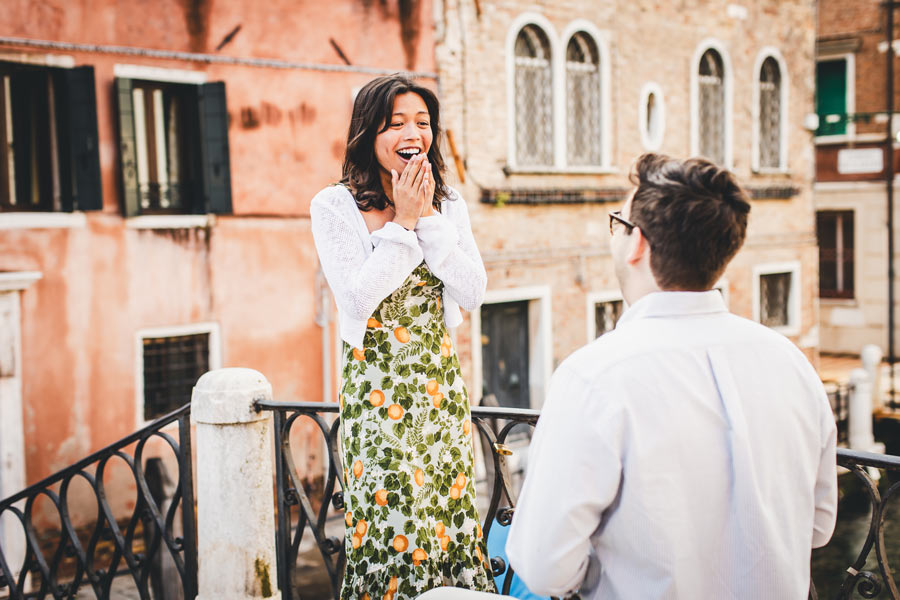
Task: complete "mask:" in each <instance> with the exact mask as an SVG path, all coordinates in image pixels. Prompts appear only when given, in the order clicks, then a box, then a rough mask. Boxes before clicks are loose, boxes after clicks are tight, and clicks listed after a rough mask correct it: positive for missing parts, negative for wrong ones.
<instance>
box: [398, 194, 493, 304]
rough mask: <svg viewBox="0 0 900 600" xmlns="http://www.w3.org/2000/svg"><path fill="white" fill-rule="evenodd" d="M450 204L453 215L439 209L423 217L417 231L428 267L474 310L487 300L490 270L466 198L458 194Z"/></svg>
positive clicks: (450, 292) (452, 292)
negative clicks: (486, 290)
mask: <svg viewBox="0 0 900 600" xmlns="http://www.w3.org/2000/svg"><path fill="white" fill-rule="evenodd" d="M454 193H455V192H454ZM447 204H453V218H452V219H451V218H450V217H449V216H447V215H442V214H440V213H435V214H434V215H432V216H429V217H420V218H419V221H418V223H416V235H417V236H418V238H419V244H421V246H422V253H423V254H424V256H425V263H426V264H427V265H428V268H429V269H431V272H432V273H434V275H435V277H437V278H438V279H440V280H441V281H442V282H444V288H445V289H446V291H447V292H448V293H449V294H450V296H451V297H452V298H453V299H454V300H456V302H457V303H458V304H459V305H460V306H461V307H462V308H464V309H465V310H469V311H471V310H475V309H476V308H478V307H479V306H481V302H482V301H483V300H484V291H485V288H486V287H487V273H486V272H485V270H484V263H483V262H482V260H481V254H480V253H479V252H478V246H477V245H476V244H475V237H474V236H473V235H472V226H471V224H470V222H469V212H468V209H467V208H466V203H465V200H463V199H462V197H460V196H459V195H458V194H457V198H456V199H455V200H451V201H450V202H448V203H447Z"/></svg>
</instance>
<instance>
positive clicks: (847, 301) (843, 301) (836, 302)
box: [819, 296, 859, 308]
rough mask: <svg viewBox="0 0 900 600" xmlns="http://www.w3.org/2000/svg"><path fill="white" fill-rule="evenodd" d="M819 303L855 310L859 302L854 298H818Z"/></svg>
mask: <svg viewBox="0 0 900 600" xmlns="http://www.w3.org/2000/svg"><path fill="white" fill-rule="evenodd" d="M819 302H820V303H822V304H826V305H828V306H846V307H852V308H856V307H857V306H859V302H858V301H857V300H856V298H823V297H821V296H819Z"/></svg>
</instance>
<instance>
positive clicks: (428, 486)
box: [310, 75, 495, 600]
mask: <svg viewBox="0 0 900 600" xmlns="http://www.w3.org/2000/svg"><path fill="white" fill-rule="evenodd" d="M439 135H440V128H439V122H438V101H437V98H436V97H435V95H434V93H433V92H431V91H430V90H428V89H427V88H423V87H421V86H418V85H416V84H415V83H413V82H412V81H411V80H409V79H406V78H404V77H401V76H397V75H395V76H390V77H381V78H378V79H375V80H373V81H371V82H370V83H368V84H367V85H366V86H364V87H363V88H362V89H361V90H360V91H359V94H358V95H357V97H356V101H355V102H354V105H353V115H352V120H351V123H350V131H349V135H348V137H347V149H346V156H345V159H344V167H343V178H342V179H341V183H340V184H338V185H335V186H331V187H328V188H325V189H324V190H322V191H321V192H319V193H318V194H317V195H316V196H315V198H313V200H312V204H311V206H310V215H311V218H312V229H313V237H314V238H315V242H316V249H317V251H318V253H319V260H320V262H321V263H322V269H323V271H324V273H325V277H326V279H327V280H328V283H329V285H330V286H331V290H332V292H333V294H334V297H335V301H336V302H337V306H338V313H339V317H340V332H341V338H342V339H343V340H344V353H343V370H342V385H341V395H340V404H341V445H342V449H343V461H344V500H345V504H346V508H347V514H346V523H347V535H346V539H345V546H346V551H347V568H346V572H345V576H344V584H343V587H342V590H341V598H343V599H345V600H346V599H350V598H361V599H365V600H369V599H371V600H378V599H385V600H395V599H396V600H401V599H412V598H415V597H416V596H418V595H419V594H420V593H422V592H423V591H425V590H428V589H432V588H435V587H439V586H443V585H451V586H460V587H467V588H470V589H476V590H487V591H495V587H494V583H493V580H492V578H491V576H490V575H489V574H488V569H487V553H486V548H485V546H484V543H483V539H482V532H481V527H480V525H479V524H478V515H477V512H476V510H475V488H474V481H473V455H472V438H471V437H470V434H471V432H472V424H471V420H470V417H469V401H468V395H467V393H466V389H465V387H464V385H463V380H462V377H461V375H460V370H459V361H458V359H457V356H456V351H455V349H454V347H453V343H452V341H451V338H450V335H449V334H448V332H447V328H448V327H455V326H457V325H459V323H460V322H461V321H462V315H461V313H460V306H461V307H462V308H465V309H466V310H474V309H476V308H478V306H479V305H480V304H481V301H482V299H483V297H484V290H485V286H486V281H487V276H486V274H485V270H484V264H483V263H482V261H481V256H480V255H479V253H478V248H477V247H476V245H475V240H474V238H473V236H472V231H471V227H470V225H469V217H468V213H467V210H466V204H465V202H464V201H463V200H462V198H460V196H459V194H458V193H457V192H456V191H455V190H453V189H451V188H450V187H448V186H447V185H446V184H445V183H444V180H443V172H444V163H443V160H442V158H441V154H440V150H439V148H438V146H439Z"/></svg>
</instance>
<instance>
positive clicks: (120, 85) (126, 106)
mask: <svg viewBox="0 0 900 600" xmlns="http://www.w3.org/2000/svg"><path fill="white" fill-rule="evenodd" d="M132 87H133V86H132V83H131V80H130V79H124V78H121V77H117V78H116V100H117V106H118V110H119V166H120V168H121V177H122V208H123V209H124V211H125V216H126V217H135V216H137V215H139V214H141V205H140V201H139V196H138V181H137V146H136V142H135V134H134V99H133V98H134V97H133V96H132V94H131V91H132Z"/></svg>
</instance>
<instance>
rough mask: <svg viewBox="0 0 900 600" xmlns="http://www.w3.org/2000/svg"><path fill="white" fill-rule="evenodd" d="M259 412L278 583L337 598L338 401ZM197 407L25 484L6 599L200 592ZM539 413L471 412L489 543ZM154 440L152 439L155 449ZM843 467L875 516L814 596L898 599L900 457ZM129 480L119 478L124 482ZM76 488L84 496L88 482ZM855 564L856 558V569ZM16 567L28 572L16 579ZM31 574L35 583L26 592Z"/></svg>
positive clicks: (846, 460)
mask: <svg viewBox="0 0 900 600" xmlns="http://www.w3.org/2000/svg"><path fill="white" fill-rule="evenodd" d="M257 409H258V410H261V411H262V410H266V411H271V412H272V413H273V420H274V437H275V444H276V450H277V452H276V457H277V460H276V465H275V467H276V469H275V471H276V484H277V498H276V506H275V509H276V523H277V528H276V532H275V533H276V536H275V537H276V548H277V556H278V574H279V581H278V588H279V589H280V590H281V593H282V597H283V598H284V599H285V600H290V599H291V598H298V597H307V598H311V597H317V598H321V597H327V596H330V597H333V598H337V597H338V596H339V591H340V583H341V578H342V574H343V569H344V560H345V557H344V543H343V531H344V528H343V518H342V515H341V511H342V509H343V496H342V492H341V489H342V480H341V478H342V469H341V468H340V457H339V455H338V418H337V412H338V407H337V406H336V405H333V404H320V403H303V402H298V403H277V402H269V403H259V404H258V405H257ZM189 411H190V406H185V407H183V408H181V409H179V410H177V411H175V412H173V413H171V414H169V415H166V416H165V417H162V418H160V419H158V420H156V421H154V422H153V423H151V424H150V425H148V426H147V427H145V428H143V429H141V430H140V431H138V432H136V433H134V434H132V435H130V436H128V437H126V438H124V439H122V440H120V441H119V442H116V443H115V444H112V445H110V446H108V447H107V448H104V449H103V450H100V451H99V452H96V453H94V454H92V455H91V456H89V457H87V458H85V459H84V460H82V461H80V462H78V463H76V464H74V465H72V466H71V467H69V468H67V469H65V470H63V471H60V472H59V473H56V474H54V475H52V476H51V477H48V478H46V479H44V480H43V481H41V482H39V483H37V484H35V485H33V486H31V487H29V488H27V489H25V490H23V491H22V492H20V493H18V494H16V495H14V496H11V497H9V498H6V499H3V500H0V518H4V519H5V521H4V523H5V524H8V523H9V522H10V521H11V520H12V521H13V522H14V523H16V524H18V525H19V527H20V529H21V530H22V532H23V535H24V538H25V546H26V551H25V557H24V560H22V561H20V563H19V564H10V560H9V558H8V556H7V555H5V554H4V550H5V549H4V548H3V547H2V546H0V598H5V597H9V598H12V599H16V600H20V599H22V600H24V599H26V598H29V599H30V598H47V597H52V598H74V597H75V595H76V593H77V592H78V590H79V589H82V590H84V589H88V590H89V592H88V593H90V591H92V592H93V597H95V598H98V599H100V600H106V599H108V598H116V597H117V596H116V594H115V589H116V588H115V587H114V581H120V582H121V581H123V580H124V581H125V582H127V583H128V587H129V589H131V590H133V591H132V592H131V594H132V596H134V595H137V596H139V597H140V598H142V599H144V600H149V599H150V598H168V597H172V596H171V595H170V594H169V593H168V592H167V591H166V590H163V589H162V588H163V587H165V586H167V585H168V586H169V587H170V588H171V586H172V583H173V581H174V582H175V584H176V586H177V587H178V588H179V589H178V593H177V594H176V595H175V596H176V597H183V598H194V597H195V596H196V594H197V540H196V524H195V513H194V510H193V508H194V494H193V476H192V470H191V439H190V420H189V419H190V416H189ZM538 417H539V412H538V411H534V410H517V409H503V408H484V407H475V408H473V409H472V422H473V424H474V425H475V426H476V428H477V431H478V432H479V436H478V441H479V444H480V446H481V448H482V449H484V451H483V452H482V453H481V454H482V456H483V459H484V465H483V467H484V471H485V472H486V475H487V476H486V478H485V479H486V488H485V489H479V493H480V494H481V495H482V496H483V497H484V498H485V499H486V500H487V507H486V509H484V511H483V514H482V515H481V516H482V517H483V526H482V529H483V532H484V536H485V541H487V539H488V538H489V536H490V535H491V530H492V527H494V526H496V524H498V523H499V524H500V525H503V526H505V525H508V524H509V523H510V522H511V520H512V518H513V512H514V507H515V503H516V494H517V492H516V490H517V486H516V485H514V477H515V476H516V475H517V474H516V473H515V472H513V469H511V468H510V465H509V464H508V462H507V457H508V455H509V453H510V449H509V446H512V445H515V444H516V443H519V442H521V441H524V440H523V438H526V437H527V436H528V435H530V430H531V429H532V428H533V427H534V425H535V424H536V423H537V420H538ZM176 423H177V439H176V437H173V435H175V434H174V431H173V432H172V433H171V434H170V433H169V429H168V428H169V427H170V426H171V427H172V429H174V427H175V424H176ZM310 425H312V429H314V430H316V431H318V432H319V433H318V439H317V440H314V441H312V442H311V440H310V436H309V429H310ZM522 430H524V431H522ZM292 439H293V440H298V441H302V443H303V444H304V448H312V450H311V451H307V450H305V449H303V448H293V447H292V443H291V440H292ZM151 442H153V445H154V447H153V449H152V450H151V451H148V444H151ZM317 443H318V444H321V446H319V447H321V448H324V449H325V450H326V453H327V461H326V464H327V470H326V469H322V470H321V471H319V472H320V473H321V472H322V471H324V472H325V474H324V476H322V477H321V479H320V481H318V483H315V482H311V479H310V478H308V477H307V478H303V477H301V475H300V473H303V472H307V471H310V469H302V470H301V469H299V468H298V466H299V465H298V464H297V462H296V461H297V458H298V457H300V458H302V459H303V460H308V459H309V456H310V454H315V453H316V452H317V451H316V450H315V448H316V446H315V444H317ZM311 444H312V445H311ZM159 446H164V447H167V448H169V450H170V452H171V454H172V457H173V458H174V461H175V462H176V463H177V469H178V473H177V476H174V474H173V476H172V478H171V479H172V480H173V481H172V485H170V486H169V487H170V488H172V492H173V493H170V494H167V493H165V492H164V491H163V490H162V489H161V488H162V487H165V486H164V485H163V482H164V480H165V476H161V475H160V469H159V466H160V464H161V463H160V458H159V457H158V455H159V449H160V448H159ZM151 454H152V455H153V457H150V455H151ZM113 461H120V462H124V464H125V465H126V466H127V469H128V472H129V473H130V474H131V480H132V481H131V483H132V484H133V487H134V488H136V496H135V499H134V508H133V509H132V510H131V511H130V513H129V514H127V515H126V516H125V517H124V518H123V517H121V515H119V514H118V513H117V511H116V510H115V508H114V507H115V506H117V505H120V504H121V502H119V501H118V500H116V498H114V497H111V496H112V495H113V491H112V489H111V488H110V489H107V486H106V485H105V483H104V481H105V480H106V479H109V478H108V477H106V475H107V473H108V471H110V470H112V467H111V466H110V465H111V462H113ZM311 462H312V463H315V462H316V461H311ZM838 464H839V465H840V466H841V467H844V468H846V469H848V470H849V472H850V473H852V476H848V477H852V478H854V479H855V480H857V481H858V482H859V486H858V487H860V488H861V489H862V490H863V492H862V493H863V495H864V498H865V504H866V506H867V508H866V509H865V510H863V511H862V512H861V513H860V514H863V515H865V516H864V517H862V518H863V519H864V522H862V521H860V520H859V519H857V520H855V521H854V525H853V527H855V530H856V531H859V530H860V529H862V528H867V533H866V537H865V541H864V542H863V543H862V546H861V548H859V550H858V553H857V552H856V550H855V548H856V547H857V546H853V554H854V557H855V558H846V557H845V556H843V555H842V556H840V557H839V558H838V559H837V562H836V563H835V566H833V567H832V566H829V567H828V569H827V570H828V572H829V574H830V576H831V579H830V580H829V581H828V582H827V583H826V584H825V585H823V586H822V589H821V590H819V592H818V593H817V590H816V586H815V585H811V587H810V598H811V599H812V600H818V599H819V598H821V599H823V600H824V599H826V598H828V599H832V598H835V599H837V598H841V599H844V598H847V599H849V598H855V597H864V598H890V599H892V600H900V593H898V590H897V585H896V583H895V580H894V576H893V573H892V567H891V565H890V561H889V556H890V555H891V552H892V547H891V536H887V535H886V530H889V529H890V527H892V526H900V502H898V501H897V500H896V498H895V497H896V496H897V495H898V489H900V456H885V455H880V454H872V453H867V452H856V451H850V450H844V449H841V450H838ZM154 474H155V475H154ZM77 480H83V481H84V482H86V483H87V485H88V487H89V489H90V491H91V493H92V495H93V497H94V498H95V500H96V505H97V513H96V519H95V521H96V522H94V523H92V524H91V525H90V526H89V527H88V528H87V529H83V528H79V527H77V526H76V525H75V523H74V522H73V519H72V515H71V514H70V509H69V507H70V502H71V500H72V496H73V491H72V490H73V489H74V488H75V487H76V484H75V483H74V482H76V481H77ZM175 480H177V481H175ZM895 481H896V482H895ZM121 487H122V486H121V481H119V483H118V485H117V486H116V490H120V489H121ZM126 487H127V486H126ZM78 494H79V495H81V496H83V495H84V485H83V484H82V490H81V491H80V492H78ZM40 499H43V500H44V501H45V502H46V501H49V502H50V503H51V505H52V507H53V508H54V509H55V513H56V515H57V517H58V519H59V523H60V527H58V531H55V532H54V535H52V536H50V538H48V537H47V536H46V534H45V533H44V532H43V531H42V529H41V527H40V524H39V523H37V522H36V521H37V520H39V519H40V518H41V517H39V516H38V515H37V514H36V510H35V507H36V505H37V503H38V502H39V500H40ZM81 500H83V497H82V498H81ZM186 507H190V509H187V508H186ZM45 508H46V507H45ZM842 510H843V504H842ZM37 512H44V513H45V512H47V511H46V510H43V511H37ZM9 516H12V519H10V518H9ZM81 516H82V517H83V516H84V515H81ZM44 517H45V516H44ZM847 519H848V515H847V514H844V513H842V514H840V515H839V525H840V524H841V521H845V522H846V521H847ZM860 523H862V524H860ZM860 537H861V536H860ZM855 544H857V545H858V542H855ZM831 545H832V544H830V546H831ZM301 547H305V548H306V547H311V548H312V553H313V554H316V555H317V557H318V558H319V559H320V560H321V564H323V565H324V567H322V568H321V569H319V570H320V571H322V570H324V571H325V572H326V575H327V580H328V581H327V587H328V590H327V591H326V592H325V593H324V594H319V595H317V594H310V593H309V589H308V588H306V587H301V584H300V582H299V579H298V577H297V573H298V571H299V568H298V558H299V555H300V550H301ZM828 548H829V547H826V550H827V549H828ZM898 548H900V545H898ZM817 552H819V551H817ZM814 562H815V556H814ZM848 562H849V563H850V565H849V567H847V566H846V565H847V564H848ZM491 567H492V570H493V572H494V574H495V575H500V574H504V573H505V574H506V576H505V580H504V584H503V586H502V589H501V590H500V591H501V592H502V593H507V592H508V591H509V587H510V584H511V581H512V569H511V568H509V567H508V566H507V565H506V564H504V562H503V560H502V559H500V558H497V557H495V558H493V559H491ZM166 569H168V571H166ZM13 573H17V574H18V575H17V576H16V577H14V576H13ZM167 573H168V575H167ZM839 573H843V574H842V575H838V574H839ZM29 575H30V579H31V587H30V590H26V589H25V586H26V580H27V579H28V578H29V577H28V576H29ZM798 575H799V574H798ZM117 578H121V579H117ZM816 581H819V580H818V579H816ZM169 591H170V590H169ZM79 597H81V596H79Z"/></svg>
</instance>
